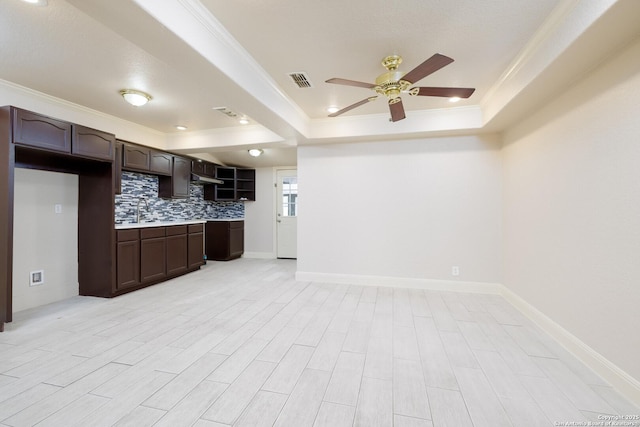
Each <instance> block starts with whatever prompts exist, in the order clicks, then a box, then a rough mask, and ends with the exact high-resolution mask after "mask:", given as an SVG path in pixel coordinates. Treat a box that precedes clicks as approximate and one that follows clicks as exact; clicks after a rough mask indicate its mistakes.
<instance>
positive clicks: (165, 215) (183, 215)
mask: <svg viewBox="0 0 640 427" xmlns="http://www.w3.org/2000/svg"><path fill="white" fill-rule="evenodd" d="M189 193H190V194H189V198H188V199H175V200H173V199H161V198H159V197H158V177H157V176H155V175H147V174H142V173H135V172H124V171H123V172H122V194H118V195H116V200H115V203H116V217H115V223H116V224H128V223H134V222H136V210H137V206H138V202H139V200H140V199H142V198H143V199H145V200H146V201H147V204H148V205H149V207H148V208H147V205H146V204H145V203H144V202H141V204H140V220H141V221H145V222H151V221H180V220H189V219H220V218H225V219H227V218H243V217H244V204H243V203H242V202H210V201H208V200H204V190H203V188H202V185H194V184H191V185H190V188H189Z"/></svg>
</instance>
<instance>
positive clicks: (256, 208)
mask: <svg viewBox="0 0 640 427" xmlns="http://www.w3.org/2000/svg"><path fill="white" fill-rule="evenodd" d="M274 174H275V172H274V169H273V168H257V169H256V201H255V202H244V216H245V219H244V251H245V253H244V255H243V256H244V257H247V258H275V257H276V254H275V241H274V225H275V206H274V203H275V193H274V187H273V184H274V182H275V181H274Z"/></svg>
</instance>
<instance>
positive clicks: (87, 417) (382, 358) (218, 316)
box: [0, 259, 640, 427]
mask: <svg viewBox="0 0 640 427" xmlns="http://www.w3.org/2000/svg"><path fill="white" fill-rule="evenodd" d="M295 268H296V264H295V261H291V260H252V259H240V260H236V261H231V262H227V263H223V262H209V263H208V264H207V265H206V266H204V267H203V268H202V269H201V270H200V271H198V272H195V273H191V274H189V275H187V276H184V277H181V278H178V279H174V280H172V281H169V282H166V283H163V284H160V285H156V286H153V287H150V288H146V289H143V290H140V291H137V292H134V293H131V294H127V295H123V296H121V297H118V298H114V299H101V298H89V297H76V298H72V299H69V300H66V301H63V302H59V303H55V304H51V305H48V306H44V307H40V308H38V309H33V310H28V311H25V312H21V313H16V314H15V316H14V317H15V319H14V322H13V323H11V324H8V325H6V331H5V332H4V333H2V334H0V425H2V426H33V425H37V426H64V427H72V426H83V427H85V426H135V427H141V426H152V425H155V426H171V427H176V426H197V427H214V426H231V425H233V426H251V427H253V426H291V427H304V426H315V427H321V426H327V427H339V426H363V427H375V426H395V427H404V426H416V427H417V426H421V427H427V426H435V427H440V426H455V427H462V426H475V427H484V426H490V427H495V426H518V427H519V426H553V425H554V423H559V422H566V421H572V422H576V423H577V422H585V424H584V425H587V424H586V422H588V421H598V415H632V414H640V410H639V409H638V408H637V407H635V406H633V405H632V404H630V403H629V402H627V401H626V400H625V399H624V398H622V397H621V396H620V395H619V394H618V393H616V392H615V390H613V389H612V388H611V387H610V386H609V385H608V384H606V383H605V382H604V381H603V380H602V379H600V378H599V377H598V376H597V375H595V374H594V373H593V372H591V371H590V370H588V369H587V368H586V367H585V366H583V365H582V364H580V363H579V362H578V361H577V360H576V359H575V358H573V357H572V356H571V355H570V354H569V353H567V352H566V351H564V350H563V349H562V348H561V347H560V346H559V345H558V344H557V343H555V342H554V341H553V340H552V339H551V338H550V337H548V336H547V335H545V334H544V333H542V332H541V331H540V330H538V329H537V328H536V327H535V326H534V325H533V324H532V323H531V322H529V321H528V320H527V319H526V318H524V316H522V315H521V314H520V313H519V312H518V311H517V310H515V309H514V308H513V307H511V306H510V305H509V304H508V303H507V302H505V301H504V300H503V299H502V298H501V297H499V296H495V295H480V294H466V293H454V292H436V291H423V290H415V289H399V288H398V289H391V288H382V287H362V286H348V285H335V284H326V283H306V282H296V281H295V279H294V273H295ZM555 425H558V424H555ZM638 425H639V426H640V423H638Z"/></svg>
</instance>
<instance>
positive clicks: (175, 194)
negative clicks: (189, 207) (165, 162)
mask: <svg viewBox="0 0 640 427" xmlns="http://www.w3.org/2000/svg"><path fill="white" fill-rule="evenodd" d="M190 182H191V160H189V159H185V158H184V157H179V156H173V169H172V175H171V176H161V177H160V179H159V180H158V196H159V197H162V198H166V199H186V198H188V197H189V184H190Z"/></svg>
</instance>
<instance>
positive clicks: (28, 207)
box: [13, 168, 78, 312]
mask: <svg viewBox="0 0 640 427" xmlns="http://www.w3.org/2000/svg"><path fill="white" fill-rule="evenodd" d="M14 192H15V199H14V226H13V311H14V312H17V311H21V310H25V309H27V308H32V307H37V306H40V305H44V304H48V303H51V302H54V301H59V300H62V299H65V298H69V297H72V296H75V295H78V176H77V175H68V174H62V173H54V172H45V171H39V170H31V169H19V168H17V169H15V186H14ZM56 204H60V205H62V213H60V214H56V213H55V211H54V206H55V205H56ZM34 270H44V279H45V283H44V284H43V285H40V286H33V287H30V286H29V273H30V272H31V271H34Z"/></svg>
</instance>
